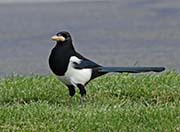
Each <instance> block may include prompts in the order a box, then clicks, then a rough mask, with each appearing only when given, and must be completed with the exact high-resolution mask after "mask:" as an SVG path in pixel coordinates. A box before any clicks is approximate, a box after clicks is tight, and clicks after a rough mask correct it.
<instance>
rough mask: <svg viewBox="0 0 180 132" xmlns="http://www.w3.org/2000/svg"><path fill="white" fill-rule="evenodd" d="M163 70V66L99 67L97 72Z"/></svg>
mask: <svg viewBox="0 0 180 132" xmlns="http://www.w3.org/2000/svg"><path fill="white" fill-rule="evenodd" d="M164 70H165V68H164V67H101V68H100V69H99V72H101V73H108V72H119V73H123V72H128V73H140V72H162V71H164Z"/></svg>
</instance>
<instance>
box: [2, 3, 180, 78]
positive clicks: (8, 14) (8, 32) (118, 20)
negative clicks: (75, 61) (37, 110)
mask: <svg viewBox="0 0 180 132" xmlns="http://www.w3.org/2000/svg"><path fill="white" fill-rule="evenodd" d="M62 30H67V31H69V32H70V33H71V34H72V36H73V42H74V45H75V47H76V49H77V50H78V51H79V52H80V53H82V54H83V55H84V56H86V57H88V58H90V59H93V60H94V61H95V62H97V63H100V64H102V65H106V66H134V65H136V66H165V67H167V69H168V70H172V69H175V70H177V71H180V0H39V1H38V2H36V0H26V2H25V1H24V0H0V76H4V75H11V74H12V73H17V74H23V75H29V74H32V73H33V74H43V75H46V74H49V73H51V72H50V70H49V67H48V56H49V53H50V50H51V49H52V48H53V47H54V45H55V43H54V42H53V41H51V36H52V35H54V34H56V33H57V32H59V31H62Z"/></svg>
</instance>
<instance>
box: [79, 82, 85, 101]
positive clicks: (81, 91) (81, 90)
mask: <svg viewBox="0 0 180 132" xmlns="http://www.w3.org/2000/svg"><path fill="white" fill-rule="evenodd" d="M77 87H78V88H79V90H80V94H81V98H80V104H82V103H83V96H84V95H86V90H85V88H84V86H83V85H82V84H77Z"/></svg>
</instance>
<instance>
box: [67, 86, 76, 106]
mask: <svg viewBox="0 0 180 132" xmlns="http://www.w3.org/2000/svg"><path fill="white" fill-rule="evenodd" d="M67 87H68V89H69V95H70V98H69V104H71V102H72V97H73V96H74V94H75V89H74V86H73V85H68V86H67Z"/></svg>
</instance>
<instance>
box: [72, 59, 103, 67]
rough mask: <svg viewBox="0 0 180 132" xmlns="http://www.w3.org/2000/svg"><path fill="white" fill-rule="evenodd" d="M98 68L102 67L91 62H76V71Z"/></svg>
mask: <svg viewBox="0 0 180 132" xmlns="http://www.w3.org/2000/svg"><path fill="white" fill-rule="evenodd" d="M96 67H101V66H100V65H98V64H96V63H95V62H93V61H90V60H82V61H81V62H80V63H76V62H74V68H76V69H84V68H96Z"/></svg>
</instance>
